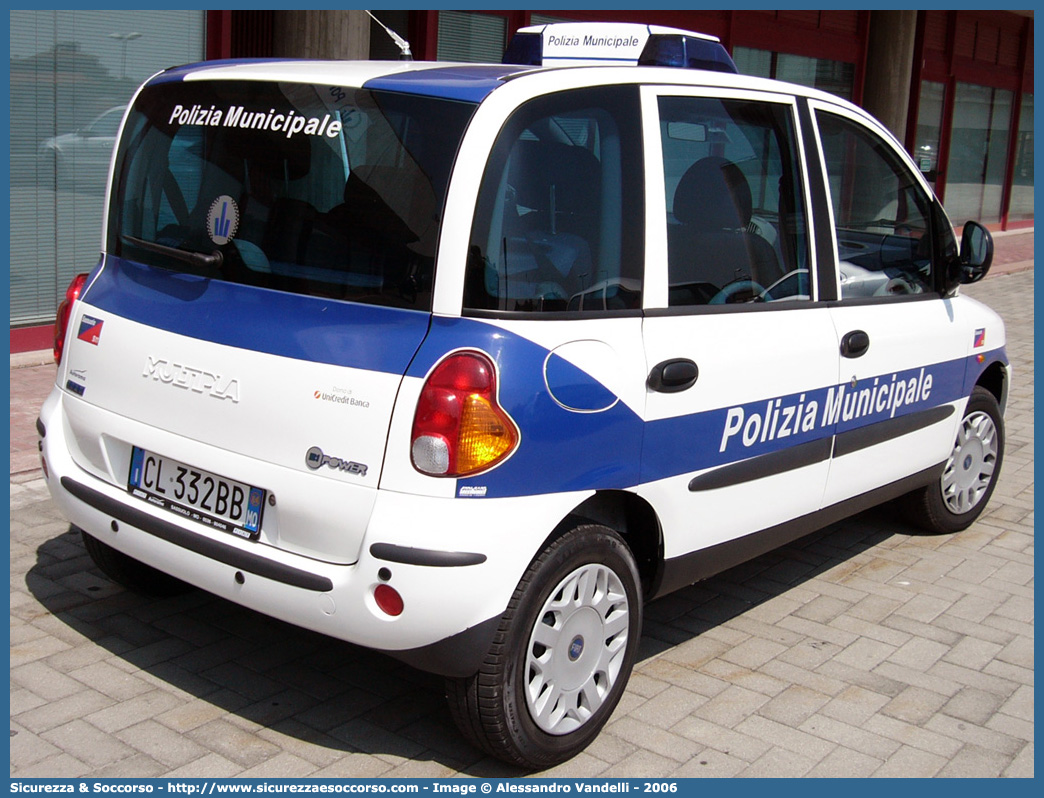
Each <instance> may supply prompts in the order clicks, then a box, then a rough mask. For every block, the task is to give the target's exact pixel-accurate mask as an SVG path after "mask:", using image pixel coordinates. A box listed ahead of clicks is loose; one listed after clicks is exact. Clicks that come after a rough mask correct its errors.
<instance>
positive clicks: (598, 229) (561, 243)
mask: <svg viewBox="0 0 1044 798" xmlns="http://www.w3.org/2000/svg"><path fill="white" fill-rule="evenodd" d="M639 119H640V115H639V105H638V91H637V88H636V87H630V86H616V87H598V88H591V89H578V90H575V91H567V92H561V93H558V94H553V95H548V96H545V97H540V98H537V99H535V100H532V101H530V102H529V103H527V104H526V105H524V106H522V107H521V108H519V109H518V110H517V111H516V112H515V113H514V114H513V115H512V116H511V118H510V119H509V120H508V121H507V123H506V124H505V126H504V128H503V130H502V131H501V133H500V136H499V138H498V140H497V143H496V145H495V147H494V149H493V153H492V155H491V157H490V161H489V163H488V165H487V167H486V171H485V174H484V176H483V179H482V186H481V189H480V191H479V198H478V203H477V206H476V211H475V221H474V225H473V227H472V230H471V238H470V245H469V251H468V265H467V275H466V280H465V295H464V307H465V308H466V309H468V310H491V311H512V312H531V313H540V312H552V311H619V310H630V309H636V308H640V307H641V298H642V272H643V258H642V250H643V206H644V199H643V190H642V151H641V139H640V129H639Z"/></svg>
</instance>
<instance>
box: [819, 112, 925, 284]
mask: <svg viewBox="0 0 1044 798" xmlns="http://www.w3.org/2000/svg"><path fill="white" fill-rule="evenodd" d="M816 119H817V122H818V124H819V137H820V140H821V141H822V145H823V156H824V158H825V159H826V171H827V177H828V179H829V182H830V201H831V203H832V204H833V209H834V225H835V227H836V233H837V248H838V264H839V270H840V273H841V274H840V277H841V298H842V299H851V298H856V297H868V296H906V295H910V294H923V293H925V292H930V291H933V290H935V288H934V286H935V275H934V274H933V268H932V251H933V246H932V225H931V222H930V220H931V218H932V214H931V207H932V206H931V200H930V198H929V197H928V194H927V193H926V192H925V191H924V190H923V189H922V188H921V186H920V184H919V183H918V182H917V180H916V178H915V177H914V174H913V172H912V171H911V170H910V169H909V168H907V166H906V164H904V163H903V162H902V160H901V159H900V158H899V157H898V155H897V154H896V153H895V151H894V150H893V149H892V148H891V147H890V146H889V145H888V143H887V142H885V141H884V140H883V139H882V138H880V137H879V136H878V135H877V134H876V133H874V132H873V131H871V130H868V129H867V128H865V127H863V126H862V125H860V124H858V123H856V122H854V121H852V120H850V119H847V118H845V117H842V116H837V115H835V114H831V113H827V112H823V111H817V113H816Z"/></svg>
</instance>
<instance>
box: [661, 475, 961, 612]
mask: <svg viewBox="0 0 1044 798" xmlns="http://www.w3.org/2000/svg"><path fill="white" fill-rule="evenodd" d="M943 465H944V464H943V463H939V465H937V466H932V467H931V468H926V469H925V470H924V471H920V472H918V473H916V474H913V475H911V476H909V477H906V478H904V479H900V480H898V481H897V482H893V483H891V484H889V485H885V486H883V487H880V488H875V489H874V490H872V491H869V492H868V493H863V494H860V495H859V496H853V497H852V498H851V499H846V500H845V501H842V502H838V503H837V504H832V505H830V506H829V507H824V508H823V509H822V510H817V511H816V512H814V513H809V514H808V515H803V516H801V517H800V518H795V519H793V520H791V521H785V522H784V523H782V524H778V525H776V526H772V527H768V528H767V529H762V530H761V531H760V532H754V533H752V534H749V535H744V536H743V537H741V538H736V539H735V540H728V541H725V542H724V543H718V544H717V545H714V546H708V547H707V548H705V549H699V550H698V551H693V552H690V553H688V554H683V555H682V556H680V557H672V558H671V559H669V560H666V561H665V562H664V564H663V573H662V574H661V576H660V580H659V584H658V585H656V587H655V589H654V590H653V591H652V593H651V595H650V598H659V597H660V596H663V595H666V594H667V593H671V592H672V591H675V590H678V589H679V588H683V587H687V586H688V585H691V584H693V583H695V582H699V581H701V580H703V579H708V578H709V577H712V576H714V575H715V574H719V573H721V572H722V571H727V570H728V569H729V568H732V567H733V566H735V565H739V564H740V563H743V562H747V561H748V560H752V559H754V558H755V557H758V556H760V555H762V554H765V553H766V552H769V551H772V550H773V549H777V548H779V547H780V546H785V545H786V544H787V543H791V542H793V541H795V540H797V539H798V538H802V537H804V536H805V535H809V534H811V533H812V532H815V531H816V530H818V529H822V528H823V527H825V526H829V525H830V524H833V523H835V522H836V521H840V520H841V519H843V518H847V517H848V516H850V515H855V514H856V513H859V512H862V511H863V510H867V509H869V508H871V507H874V506H876V505H878V504H881V503H882V502H886V501H889V500H890V499H896V498H898V497H900V496H902V495H904V494H906V493H909V492H910V491H912V490H916V489H917V488H922V487H924V486H925V485H929V484H931V483H932V482H933V481H934V480H936V479H938V478H939V475H940V474H941V473H942V469H943Z"/></svg>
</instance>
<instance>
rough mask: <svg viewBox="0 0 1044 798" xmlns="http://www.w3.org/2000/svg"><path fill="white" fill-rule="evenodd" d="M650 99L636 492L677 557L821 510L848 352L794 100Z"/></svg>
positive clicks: (728, 96)
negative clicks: (824, 260) (833, 400)
mask: <svg viewBox="0 0 1044 798" xmlns="http://www.w3.org/2000/svg"><path fill="white" fill-rule="evenodd" d="M644 91H645V93H644V95H643V114H644V119H645V125H646V153H647V156H646V157H647V172H648V174H649V179H648V184H647V185H648V216H649V222H648V226H647V229H648V239H649V244H648V267H647V268H648V277H647V282H648V284H649V290H648V291H647V298H646V318H645V322H644V327H643V334H644V341H645V349H646V359H647V361H648V364H649V368H650V373H649V376H648V394H647V405H646V415H647V419H648V420H647V425H646V434H645V442H644V446H643V452H642V483H643V484H642V486H641V488H640V492H641V493H642V494H643V495H645V496H647V497H648V498H649V499H650V501H651V502H652V503H653V505H654V506H655V507H656V508H657V510H658V512H659V513H660V518H661V521H662V523H663V534H664V549H665V551H664V554H665V556H666V557H667V559H668V562H669V563H670V562H671V560H674V561H675V563H677V562H678V560H677V558H680V557H683V555H686V554H688V553H690V552H693V551H696V550H702V549H707V548H708V547H711V546H714V545H716V544H721V543H725V542H727V541H731V540H733V539H735V538H739V537H742V536H745V535H748V534H750V533H753V532H757V531H760V530H765V529H768V528H773V527H778V526H779V525H780V524H783V523H784V522H787V521H791V520H793V519H796V518H799V517H801V516H803V515H806V514H808V513H811V512H813V511H815V510H817V509H818V508H819V507H820V505H821V502H822V498H823V490H824V488H825V485H826V479H827V471H828V466H829V457H830V446H831V440H830V434H831V430H830V429H825V428H824V427H823V425H822V416H821V412H822V399H823V396H824V395H825V391H826V389H827V388H828V387H829V386H832V385H833V384H834V381H835V380H836V377H837V369H838V365H837V360H838V355H837V352H838V349H837V338H836V335H835V332H834V324H833V320H832V318H831V315H830V311H829V308H828V307H826V305H825V304H822V303H819V302H817V301H816V299H817V291H818V288H817V285H816V280H815V278H814V275H815V273H816V259H815V254H814V252H813V250H812V248H811V246H810V242H809V236H808V223H807V221H808V218H809V216H810V211H809V205H808V201H807V197H808V189H807V185H806V182H805V179H804V176H803V170H802V168H801V166H800V164H801V162H802V158H803V155H802V153H803V143H802V141H801V138H800V133H799V130H800V128H799V126H798V124H797V114H796V104H795V102H794V100H793V98H791V97H787V96H780V95H771V94H764V93H758V92H735V91H734V92H727V93H724V92H721V91H713V90H705V91H697V90H683V89H675V88H656V89H654V88H646V89H645V90H644ZM699 559H701V560H702V561H703V562H704V564H705V565H706V566H707V567H708V568H710V570H714V568H713V565H712V564H711V563H710V562H709V561H708V558H705V557H700V558H699ZM701 567H702V566H701ZM689 581H691V579H690V580H689Z"/></svg>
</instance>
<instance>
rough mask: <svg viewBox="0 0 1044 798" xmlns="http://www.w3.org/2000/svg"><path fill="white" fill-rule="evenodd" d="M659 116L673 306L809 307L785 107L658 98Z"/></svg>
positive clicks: (796, 180)
mask: <svg viewBox="0 0 1044 798" xmlns="http://www.w3.org/2000/svg"><path fill="white" fill-rule="evenodd" d="M659 115H660V141H661V145H662V149H663V168H664V182H665V185H664V190H665V196H666V201H667V252H668V277H669V295H668V302H669V304H670V305H674V306H686V305H708V304H710V305H718V304H734V303H745V302H771V301H780V300H809V299H810V298H811V288H810V280H809V272H808V236H807V230H806V224H805V213H804V207H805V206H804V201H803V197H802V193H801V180H800V179H799V176H798V171H797V165H796V164H797V157H796V154H795V145H794V134H793V122H792V120H793V115H792V112H791V110H790V107H789V106H785V105H780V104H778V103H768V102H760V101H750V100H738V99H737V100H727V99H718V98H714V97H661V98H660V99H659Z"/></svg>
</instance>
